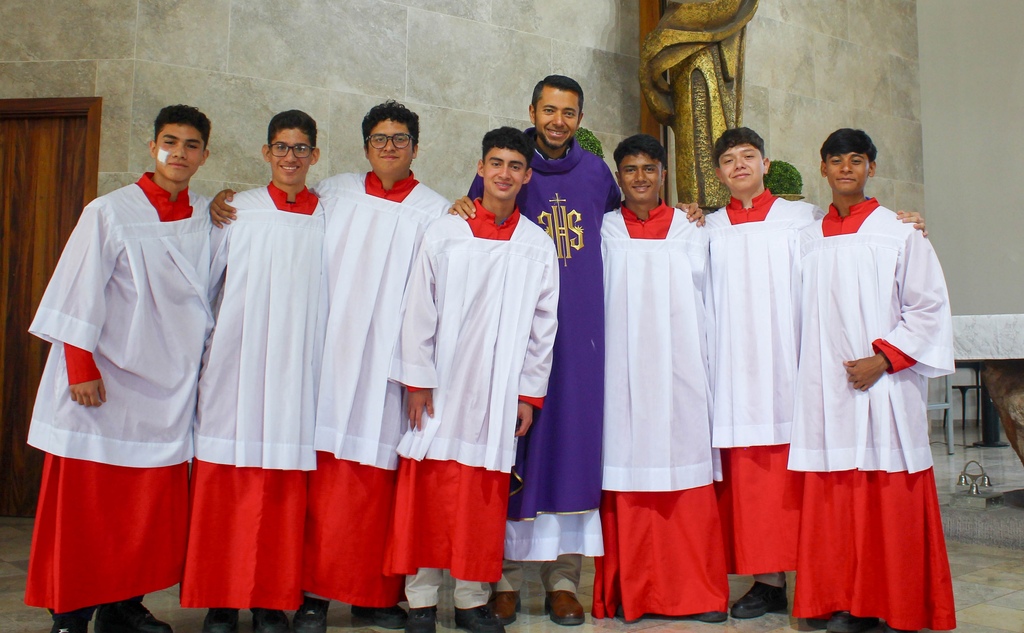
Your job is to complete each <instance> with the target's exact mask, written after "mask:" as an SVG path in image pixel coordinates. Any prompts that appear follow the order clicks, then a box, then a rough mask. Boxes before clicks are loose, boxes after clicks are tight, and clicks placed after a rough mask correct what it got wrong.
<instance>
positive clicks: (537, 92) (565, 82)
mask: <svg viewBox="0 0 1024 633" xmlns="http://www.w3.org/2000/svg"><path fill="white" fill-rule="evenodd" d="M544 88H555V89H556V90H567V91H569V92H575V93H576V96H577V97H579V106H580V114H582V113H583V88H582V87H580V84H579V83H578V82H577V81H576V80H575V79H573V78H572V77H566V76H565V75H548V76H547V77H545V78H544V79H541V80H540V81H538V82H537V85H536V86H534V87H533V99H532V100H531V101H530V105H532V106H533V107H535V108H536V107H537V102H538V101H540V96H541V94H542V93H543V92H544Z"/></svg>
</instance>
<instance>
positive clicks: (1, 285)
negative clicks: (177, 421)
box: [0, 97, 101, 516]
mask: <svg viewBox="0 0 1024 633" xmlns="http://www.w3.org/2000/svg"><path fill="white" fill-rule="evenodd" d="M100 104H101V100H100V98H98V97H87V98H75V99H7V100H0V207H2V218H0V263H2V265H3V273H2V274H0V316H2V319H3V321H2V326H3V337H2V339H0V361H2V363H0V515H3V516H32V515H33V514H34V513H35V505H36V500H37V498H38V494H39V479H40V473H41V471H42V457H43V456H42V453H41V452H40V451H38V450H36V449H33V448H30V447H29V446H28V445H27V444H26V443H25V440H26V437H27V435H28V426H29V420H30V419H31V415H32V406H33V404H34V402H35V395H36V389H37V388H38V386H39V378H40V376H41V374H42V370H43V365H44V363H45V362H46V355H47V353H48V352H49V349H50V345H49V344H48V343H45V342H43V341H41V340H39V339H37V338H36V337H34V336H31V335H30V334H29V333H28V326H29V323H30V322H31V320H32V316H33V315H34V314H35V310H36V307H37V306H38V305H39V300H40V299H41V298H42V295H43V291H44V290H45V289H46V284H47V282H48V281H49V279H50V275H51V273H52V272H53V268H54V266H56V264H57V260H58V258H59V257H60V253H61V250H62V249H63V248H64V243H65V242H66V241H67V239H68V236H69V235H70V234H71V230H72V229H73V228H74V226H75V222H76V221H77V220H78V216H79V215H80V214H81V211H82V207H84V206H85V205H86V204H87V203H88V202H89V201H90V200H92V199H93V198H95V197H96V187H97V177H98V166H99V137H100V108H101V105H100Z"/></svg>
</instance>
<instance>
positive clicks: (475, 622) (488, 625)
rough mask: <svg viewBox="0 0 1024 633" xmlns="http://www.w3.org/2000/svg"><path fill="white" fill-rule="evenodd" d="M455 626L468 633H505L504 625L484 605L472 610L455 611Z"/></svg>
mask: <svg viewBox="0 0 1024 633" xmlns="http://www.w3.org/2000/svg"><path fill="white" fill-rule="evenodd" d="M455 626H457V627H459V628H460V629H466V630H467V631H469V632H470V633H505V625H504V624H502V623H501V620H499V619H498V616H496V615H494V611H491V608H490V607H489V606H487V605H486V604H482V605H480V606H479V607H473V608H472V609H455Z"/></svg>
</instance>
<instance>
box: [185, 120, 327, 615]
mask: <svg viewBox="0 0 1024 633" xmlns="http://www.w3.org/2000/svg"><path fill="white" fill-rule="evenodd" d="M316 138H317V130H316V122H315V121H314V120H313V119H312V118H311V117H310V116H309V115H308V114H306V113H305V112H302V111H299V110H288V111H285V112H281V113H278V114H276V115H274V117H273V118H272V119H271V120H270V124H269V125H268V129H267V144H266V145H264V146H263V159H264V160H265V161H266V162H267V163H269V164H270V172H271V181H270V184H268V185H267V186H266V187H260V188H258V189H252V190H250V191H246V192H243V193H240V194H238V195H237V196H235V205H236V206H237V208H238V219H237V221H235V222H233V223H232V224H231V225H229V226H227V227H225V228H223V229H217V230H215V231H214V232H213V236H212V239H211V242H212V251H213V261H212V265H211V268H210V269H211V273H210V275H211V279H210V282H211V283H210V286H211V290H210V296H211V303H212V304H213V305H214V306H215V310H216V315H215V319H216V324H215V326H214V330H213V332H212V334H211V335H210V337H209V340H208V341H207V344H206V352H205V354H204V361H203V369H202V374H201V377H200V380H199V408H198V418H197V422H196V430H195V442H196V459H195V461H194V463H193V467H192V499H191V507H192V513H191V520H190V526H189V541H188V554H187V556H186V559H185V573H184V578H183V580H182V583H181V604H182V606H185V607H204V608H207V609H209V611H208V612H207V615H206V618H205V620H204V622H203V633H234V631H237V629H238V611H239V609H251V610H252V614H253V631H254V632H255V633H287V631H288V619H287V618H286V617H285V615H284V610H285V609H289V610H290V609H295V608H296V607H298V606H299V604H300V603H301V601H302V590H301V581H302V544H303V526H304V523H305V521H304V519H305V512H306V472H307V471H309V470H312V469H313V468H314V467H315V466H316V456H315V454H314V451H313V423H314V412H315V408H316V400H315V396H314V394H315V391H314V390H315V387H316V373H315V371H314V369H315V368H316V366H317V364H316V362H315V360H316V358H317V357H318V356H319V354H320V352H321V349H322V345H323V343H322V340H321V338H320V337H319V336H318V334H317V332H318V326H322V325H321V324H320V323H318V322H319V321H320V320H321V319H322V316H321V312H322V306H321V297H320V294H321V293H320V290H321V281H320V277H321V268H322V264H323V256H322V252H321V251H322V249H323V240H324V209H323V207H322V206H321V205H320V203H319V200H318V199H317V197H316V196H315V195H313V194H312V193H310V191H309V190H308V189H307V188H306V174H307V173H308V172H309V168H310V167H311V166H312V165H314V164H316V162H317V160H318V159H319V158H320V150H319V149H318V148H317V147H316ZM266 570H273V571H272V573H267V571H266Z"/></svg>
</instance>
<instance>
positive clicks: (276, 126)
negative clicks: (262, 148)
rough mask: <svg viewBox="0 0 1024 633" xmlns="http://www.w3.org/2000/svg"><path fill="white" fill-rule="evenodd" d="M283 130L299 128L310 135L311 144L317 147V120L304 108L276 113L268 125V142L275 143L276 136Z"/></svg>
mask: <svg viewBox="0 0 1024 633" xmlns="http://www.w3.org/2000/svg"><path fill="white" fill-rule="evenodd" d="M282 130H299V131H300V132H302V133H303V134H305V135H306V136H307V137H309V144H310V145H312V146H313V147H316V121H314V120H313V117H311V116H309V115H308V114H306V113H305V112H303V111H302V110H285V111H284V112H278V113H277V114H275V115H274V118H272V119H270V125H268V126H267V143H268V144H269V143H273V142H274V137H275V136H277V133H278V132H280V131H282Z"/></svg>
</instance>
